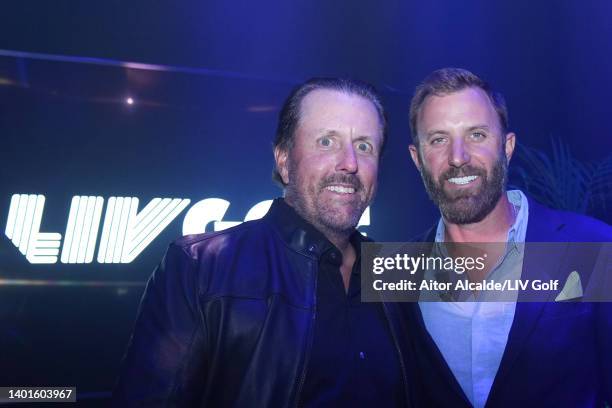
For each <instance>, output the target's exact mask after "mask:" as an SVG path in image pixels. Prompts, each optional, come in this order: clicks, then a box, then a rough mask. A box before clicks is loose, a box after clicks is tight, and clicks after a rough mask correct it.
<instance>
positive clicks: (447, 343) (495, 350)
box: [419, 190, 529, 408]
mask: <svg viewBox="0 0 612 408" xmlns="http://www.w3.org/2000/svg"><path fill="white" fill-rule="evenodd" d="M507 195H508V199H509V201H510V203H511V204H512V205H513V206H514V208H515V210H516V214H517V215H516V219H515V221H514V224H513V225H512V226H511V227H510V229H509V230H508V238H507V244H506V251H505V254H504V256H503V257H502V258H501V261H500V262H499V263H498V265H497V266H496V267H495V268H493V269H492V270H491V272H490V273H489V275H488V276H487V279H495V280H497V279H520V276H521V271H522V264H523V251H522V246H518V245H516V243H522V242H525V235H526V232H527V220H528V216H529V208H528V203H527V198H526V197H525V195H524V194H523V193H522V192H521V191H519V190H512V191H508V192H507ZM443 241H444V222H443V221H442V219H440V221H439V222H438V228H437V230H436V242H443ZM472 297H473V295H472ZM419 307H420V309H421V313H422V315H423V320H424V322H425V327H426V328H427V331H428V332H429V334H430V335H431V337H432V338H433V340H434V341H435V343H436V345H437V346H438V349H439V350H440V352H441V353H442V355H443V356H444V359H445V360H446V362H447V364H448V366H449V367H450V369H451V371H452V372H453V374H454V376H455V378H456V379H457V382H458V383H459V384H460V385H461V388H462V389H463V392H464V393H465V395H466V396H467V398H468V399H469V400H470V402H471V403H472V405H473V406H474V407H476V408H481V407H484V406H485V404H486V402H487V398H488V396H489V392H490V391H491V387H492V385H493V380H494V379H495V375H496V374H497V370H498V369H499V364H500V362H501V359H502V356H503V354H504V350H505V348H506V344H507V342H508V334H509V332H510V327H511V326H512V322H513V320H514V312H515V310H516V301H514V302H512V301H509V302H425V301H420V302H419Z"/></svg>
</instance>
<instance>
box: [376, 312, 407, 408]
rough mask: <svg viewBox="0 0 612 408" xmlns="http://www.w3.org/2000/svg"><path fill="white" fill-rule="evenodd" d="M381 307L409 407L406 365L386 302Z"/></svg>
mask: <svg viewBox="0 0 612 408" xmlns="http://www.w3.org/2000/svg"><path fill="white" fill-rule="evenodd" d="M381 303H382V306H383V310H384V312H385V317H386V318H387V323H388V324H389V330H391V337H392V338H393V344H395V349H396V350H397V355H398V357H399V362H400V367H401V369H402V380H403V382H404V394H405V397H406V405H407V406H409V407H411V406H412V404H411V402H410V395H409V393H408V379H407V378H406V375H407V374H406V373H407V371H406V365H405V364H404V359H403V356H402V350H401V349H400V346H399V343H398V341H397V335H396V333H395V328H394V327H393V322H391V318H390V317H389V309H388V307H387V303H386V302H381Z"/></svg>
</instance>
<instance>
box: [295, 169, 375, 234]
mask: <svg viewBox="0 0 612 408" xmlns="http://www.w3.org/2000/svg"><path fill="white" fill-rule="evenodd" d="M296 174H297V172H296V171H295V169H294V168H293V166H292V162H289V180H290V182H289V184H288V185H287V186H286V187H285V198H286V199H287V201H288V202H289V203H290V204H291V206H292V207H293V208H294V209H295V210H296V212H297V213H298V214H299V215H300V216H302V218H304V219H305V220H306V221H308V222H309V223H311V224H312V225H313V226H315V227H316V228H317V229H322V230H325V231H329V232H331V233H334V234H343V235H345V234H351V233H352V232H353V231H354V230H355V227H356V226H357V224H358V223H359V220H360V218H361V215H362V214H363V211H364V210H365V209H366V207H367V206H368V204H369V201H368V200H366V199H364V197H363V194H364V187H363V184H362V183H361V181H360V180H359V177H357V176H356V175H354V174H339V173H336V174H332V175H330V176H328V177H326V178H325V179H323V180H321V181H320V182H319V183H317V184H316V185H315V187H314V191H313V188H311V187H307V188H308V191H300V189H299V188H298V186H300V185H302V186H308V184H306V183H304V180H299V179H297V177H296ZM336 183H341V184H343V185H349V186H352V187H353V188H354V189H355V193H354V194H353V197H354V198H353V200H351V202H350V203H347V204H346V205H345V207H344V209H342V208H338V207H337V205H338V204H336V205H334V203H333V202H329V201H327V200H325V199H323V198H322V197H321V193H322V192H323V190H324V188H325V187H326V186H328V185H331V184H336ZM309 198H310V200H309ZM346 206H350V208H348V211H346Z"/></svg>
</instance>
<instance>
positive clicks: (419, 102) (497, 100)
mask: <svg viewBox="0 0 612 408" xmlns="http://www.w3.org/2000/svg"><path fill="white" fill-rule="evenodd" d="M467 88H480V89H482V90H483V91H484V92H485V93H486V94H487V96H488V97H489V100H490V101H491V104H492V105H493V108H494V109H495V111H496V112H497V116H498V117H499V124H500V130H501V132H502V135H505V134H506V133H507V132H508V109H507V108H506V101H505V100H504V97H503V96H502V94H500V93H499V92H496V91H495V90H493V88H492V87H491V85H489V84H488V83H487V82H486V81H484V80H483V79H481V78H480V77H478V76H477V75H475V74H473V73H471V72H470V71H468V70H466V69H461V68H442V69H439V70H437V71H434V72H432V73H431V74H429V75H428V76H427V78H425V80H424V81H423V82H422V83H421V84H420V85H419V86H418V87H417V88H416V91H415V94H414V96H413V97H412V101H411V102H410V133H411V134H412V143H413V144H414V145H415V146H417V147H418V146H419V133H418V128H417V121H418V119H419V114H420V113H421V109H422V108H423V104H424V103H425V99H427V97H428V96H431V95H435V96H445V95H450V94H452V93H455V92H459V91H462V90H464V89H467Z"/></svg>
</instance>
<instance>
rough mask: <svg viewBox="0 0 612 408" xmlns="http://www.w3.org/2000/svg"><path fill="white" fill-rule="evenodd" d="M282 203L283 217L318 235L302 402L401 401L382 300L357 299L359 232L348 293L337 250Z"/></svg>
mask: <svg viewBox="0 0 612 408" xmlns="http://www.w3.org/2000/svg"><path fill="white" fill-rule="evenodd" d="M284 204H285V203H284ZM284 206H286V214H283V217H282V218H283V219H284V220H283V222H288V223H291V224H297V225H299V226H300V228H303V229H306V230H308V231H309V235H311V234H312V235H311V236H315V237H317V238H319V239H317V240H316V241H317V242H316V244H315V245H317V246H318V247H317V248H316V252H317V253H319V254H321V256H320V258H319V272H318V277H317V291H316V316H315V325H314V338H313V344H312V348H311V349H310V352H309V358H308V362H307V364H308V365H307V368H306V379H305V382H304V385H303V388H302V393H301V401H300V405H301V406H307V407H310V406H312V407H315V406H316V407H319V406H352V407H355V406H364V407H365V406H382V407H393V406H401V405H403V400H404V397H403V387H402V378H401V368H400V363H399V355H398V352H397V349H396V347H395V345H394V344H393V338H392V336H391V332H390V330H389V326H388V323H387V319H386V317H385V315H384V312H383V309H382V305H381V304H380V303H366V302H363V303H362V302H361V296H360V295H361V275H360V252H361V242H362V241H363V240H364V239H363V237H362V236H361V234H359V233H358V232H357V231H355V233H354V234H353V235H352V236H351V239H350V240H351V244H352V245H353V247H354V248H355V250H356V252H357V258H356V261H355V264H354V265H353V270H352V273H351V277H350V283H349V288H348V293H347V291H345V288H344V283H343V281H342V275H341V273H340V266H341V265H342V254H341V253H340V251H339V250H338V249H337V248H336V247H335V246H334V245H333V244H332V243H331V242H329V240H327V239H326V238H325V237H324V236H323V234H321V233H320V232H319V231H318V230H316V229H315V228H314V227H313V226H311V225H310V224H308V223H307V222H306V221H304V220H303V219H302V218H301V217H300V216H299V215H298V214H297V213H295V211H293V210H292V209H291V208H290V207H289V206H288V205H287V204H285V205H284ZM283 212H285V211H283Z"/></svg>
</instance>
